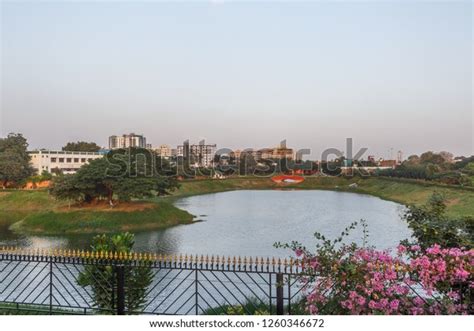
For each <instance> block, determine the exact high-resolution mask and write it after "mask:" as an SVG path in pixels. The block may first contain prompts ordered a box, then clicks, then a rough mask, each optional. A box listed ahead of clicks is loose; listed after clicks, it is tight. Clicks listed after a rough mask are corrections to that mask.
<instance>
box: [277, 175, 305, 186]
mask: <svg viewBox="0 0 474 331" xmlns="http://www.w3.org/2000/svg"><path fill="white" fill-rule="evenodd" d="M272 180H273V181H274V182H275V183H278V184H285V183H288V184H299V183H301V182H303V181H304V177H301V176H294V175H293V176H290V175H279V176H274V177H272Z"/></svg>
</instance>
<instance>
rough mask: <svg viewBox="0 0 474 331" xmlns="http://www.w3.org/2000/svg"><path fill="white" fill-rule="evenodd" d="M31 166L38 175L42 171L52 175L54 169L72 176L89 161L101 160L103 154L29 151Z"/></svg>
mask: <svg viewBox="0 0 474 331" xmlns="http://www.w3.org/2000/svg"><path fill="white" fill-rule="evenodd" d="M28 154H29V155H30V157H31V161H30V162H31V164H32V166H33V168H35V170H36V172H37V173H38V174H41V173H42V172H43V171H47V172H49V173H54V171H55V169H57V170H60V171H62V173H64V174H72V173H75V172H76V171H77V169H79V168H80V167H82V166H83V165H84V164H86V163H88V162H90V161H91V160H94V159H98V158H101V157H103V156H104V155H105V153H100V152H98V153H96V152H66V151H44V150H41V151H31V152H28Z"/></svg>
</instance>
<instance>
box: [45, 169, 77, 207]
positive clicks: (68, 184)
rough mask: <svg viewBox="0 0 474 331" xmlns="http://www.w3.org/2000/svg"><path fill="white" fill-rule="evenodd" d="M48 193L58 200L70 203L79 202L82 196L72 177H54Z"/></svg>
mask: <svg viewBox="0 0 474 331" xmlns="http://www.w3.org/2000/svg"><path fill="white" fill-rule="evenodd" d="M49 192H50V193H51V194H52V195H53V196H55V197H56V198H58V199H60V200H67V201H69V205H70V204H71V202H75V201H79V200H81V198H82V194H81V192H80V191H79V189H78V187H77V185H76V178H75V177H74V175H59V176H56V177H54V179H53V183H52V185H51V187H50V189H49Z"/></svg>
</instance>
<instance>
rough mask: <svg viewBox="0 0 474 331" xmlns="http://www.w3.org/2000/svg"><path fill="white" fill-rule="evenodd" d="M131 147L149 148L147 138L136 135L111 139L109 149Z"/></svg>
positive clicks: (125, 135)
mask: <svg viewBox="0 0 474 331" xmlns="http://www.w3.org/2000/svg"><path fill="white" fill-rule="evenodd" d="M150 146H151V145H150ZM129 147H138V148H147V143H146V138H145V137H144V136H143V135H138V134H135V133H130V134H124V135H121V136H110V137H109V149H117V148H129Z"/></svg>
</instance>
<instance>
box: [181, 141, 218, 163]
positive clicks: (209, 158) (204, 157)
mask: <svg viewBox="0 0 474 331" xmlns="http://www.w3.org/2000/svg"><path fill="white" fill-rule="evenodd" d="M216 149H217V145H216V144H213V145H206V144H205V143H204V141H201V142H200V143H199V144H197V145H190V144H189V142H188V141H185V142H184V143H183V145H180V146H178V148H177V155H178V156H181V157H184V158H186V159H190V160H191V161H192V162H194V163H195V164H196V165H198V166H200V167H210V166H211V165H212V163H213V161H214V157H215V154H216Z"/></svg>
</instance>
